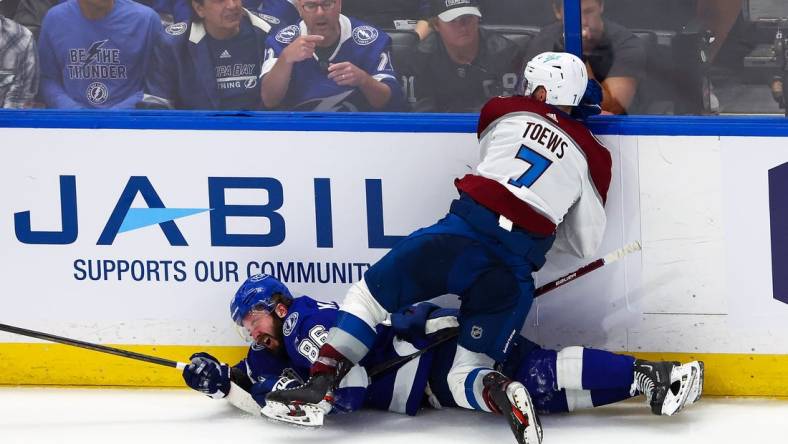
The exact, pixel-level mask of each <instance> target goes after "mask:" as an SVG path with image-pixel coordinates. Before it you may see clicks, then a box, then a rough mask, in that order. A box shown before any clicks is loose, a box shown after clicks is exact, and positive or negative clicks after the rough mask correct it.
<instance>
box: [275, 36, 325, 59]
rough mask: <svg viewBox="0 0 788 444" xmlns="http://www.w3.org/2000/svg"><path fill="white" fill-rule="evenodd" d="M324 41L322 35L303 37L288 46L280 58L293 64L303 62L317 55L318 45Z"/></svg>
mask: <svg viewBox="0 0 788 444" xmlns="http://www.w3.org/2000/svg"><path fill="white" fill-rule="evenodd" d="M322 41H323V36H322V35H302V36H300V37H298V38H297V39H295V40H293V42H292V43H290V44H289V45H287V47H286V48H285V49H284V50H282V54H281V55H280V56H279V58H280V59H284V61H285V62H287V63H291V64H292V63H298V62H302V61H304V60H306V59H308V58H310V57H312V56H313V55H314V54H315V47H316V46H317V43H318V42H322Z"/></svg>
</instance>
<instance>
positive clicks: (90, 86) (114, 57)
mask: <svg viewBox="0 0 788 444" xmlns="http://www.w3.org/2000/svg"><path fill="white" fill-rule="evenodd" d="M161 32H162V29H161V21H160V19H159V15H158V14H156V12H154V11H153V10H152V9H150V8H148V7H147V6H143V5H141V4H139V3H136V2H133V1H131V0H96V1H86V0H68V1H66V2H64V3H61V4H59V5H56V6H54V7H52V9H50V10H49V12H47V15H46V17H44V21H43V23H42V25H41V36H40V37H39V39H38V53H39V61H40V66H41V87H40V95H41V97H42V98H43V100H44V102H45V103H46V105H47V107H49V108H61V109H80V108H100V109H104V108H134V107H135V105H136V104H137V103H138V102H139V101H140V100H141V99H142V90H143V78H144V76H145V72H146V70H147V66H148V62H149V60H150V58H151V50H152V47H153V43H154V40H155V38H156V36H157V35H158V34H159V33H161Z"/></svg>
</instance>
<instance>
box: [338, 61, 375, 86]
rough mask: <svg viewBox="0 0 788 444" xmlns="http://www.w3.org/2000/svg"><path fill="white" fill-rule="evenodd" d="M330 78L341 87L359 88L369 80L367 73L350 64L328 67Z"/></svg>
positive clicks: (342, 63)
mask: <svg viewBox="0 0 788 444" xmlns="http://www.w3.org/2000/svg"><path fill="white" fill-rule="evenodd" d="M328 78H329V79H331V80H333V81H334V82H335V83H336V84H337V85H339V86H352V87H359V86H361V84H362V83H364V82H366V81H367V79H369V78H370V77H369V74H367V72H366V71H364V70H363V69H361V68H359V67H358V66H356V65H354V64H352V63H350V62H341V63H332V64H330V65H328Z"/></svg>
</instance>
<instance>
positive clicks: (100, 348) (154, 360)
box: [0, 324, 184, 368]
mask: <svg viewBox="0 0 788 444" xmlns="http://www.w3.org/2000/svg"><path fill="white" fill-rule="evenodd" d="M0 330H1V331H6V332H9V333H16V334H18V335H22V336H29V337H31V338H36V339H43V340H45V341H50V342H57V343H60V344H65V345H70V346H73V347H80V348H86V349H88V350H93V351H97V352H102V353H109V354H111V355H117V356H122V357H124V358H131V359H136V360H138V361H145V362H149V363H151V364H158V365H163V366H166V367H173V368H182V366H183V365H184V364H182V363H180V362H177V361H171V360H169V359H164V358H158V357H156V356H150V355H143V354H142V353H136V352H133V351H128V350H121V349H119V348H114V347H107V346H106V345H100V344H92V343H90V342H85V341H79V340H77V339H70V338H64V337H62V336H56V335H51V334H49V333H42V332H40V331H35V330H28V329H26V328H20V327H14V326H12V325H6V324H0Z"/></svg>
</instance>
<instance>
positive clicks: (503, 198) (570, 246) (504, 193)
mask: <svg viewBox="0 0 788 444" xmlns="http://www.w3.org/2000/svg"><path fill="white" fill-rule="evenodd" d="M479 138H480V143H481V156H482V160H481V162H480V163H479V165H478V166H477V168H476V171H475V174H474V175H469V176H466V177H464V178H462V179H460V180H459V181H458V183H457V187H458V188H459V189H460V191H463V192H466V193H468V194H469V195H470V196H471V197H472V198H473V199H474V200H476V201H477V202H479V203H480V204H482V205H484V206H486V207H488V208H489V209H491V210H492V211H494V212H496V213H498V214H501V215H503V216H504V217H506V218H508V219H509V220H511V221H512V222H513V223H514V225H516V226H518V227H520V228H522V229H525V230H527V231H529V232H531V233H534V234H537V235H550V234H553V233H555V234H556V243H555V246H556V248H559V249H562V250H565V251H568V252H570V253H573V254H575V255H577V256H580V257H586V256H590V255H592V254H594V253H595V252H596V250H597V248H598V247H599V244H600V243H601V241H602V236H603V234H604V230H605V223H606V217H605V209H604V204H605V198H606V195H607V190H608V188H609V186H610V178H611V165H612V161H611V158H610V153H609V152H608V150H607V149H606V148H605V147H604V146H602V145H601V144H600V143H599V141H598V140H596V138H594V137H593V135H591V133H590V132H589V131H588V129H586V128H585V126H583V125H582V124H581V123H580V122H578V121H576V120H573V119H571V118H570V117H569V116H567V115H566V114H564V113H562V112H561V111H559V110H558V109H556V108H554V107H552V106H550V105H546V104H544V103H541V102H538V101H535V100H532V99H530V98H526V97H522V96H515V97H508V98H496V99H493V100H491V101H490V102H488V103H487V105H485V107H484V108H483V109H482V113H481V116H480V117H479Z"/></svg>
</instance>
